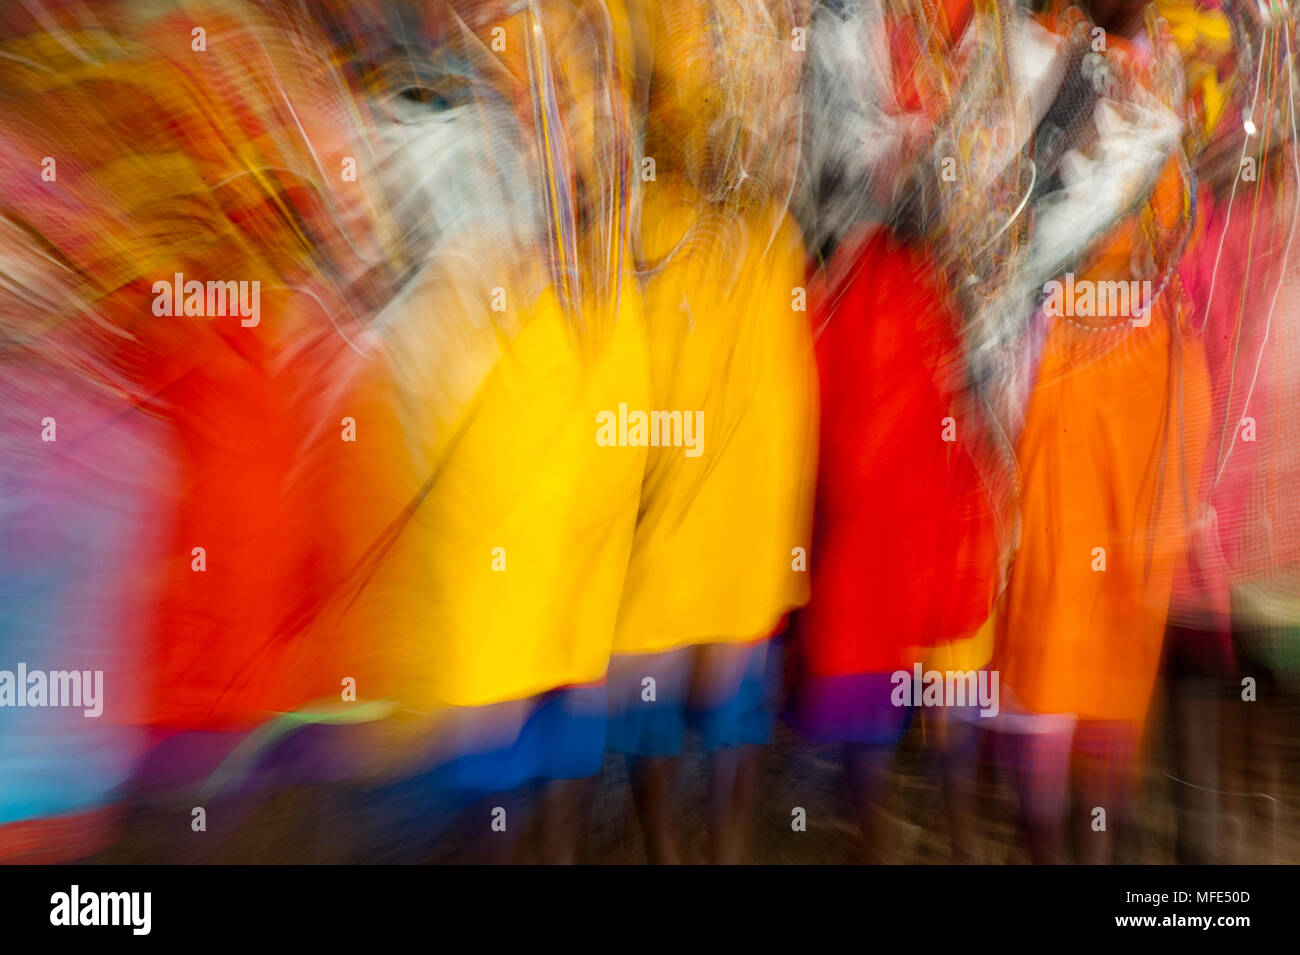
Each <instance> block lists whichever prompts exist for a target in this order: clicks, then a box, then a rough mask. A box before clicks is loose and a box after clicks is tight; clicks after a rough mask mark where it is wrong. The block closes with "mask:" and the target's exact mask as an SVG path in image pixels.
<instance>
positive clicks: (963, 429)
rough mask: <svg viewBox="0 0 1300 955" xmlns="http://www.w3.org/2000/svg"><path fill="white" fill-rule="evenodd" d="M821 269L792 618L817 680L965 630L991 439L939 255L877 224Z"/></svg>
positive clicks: (978, 595)
mask: <svg viewBox="0 0 1300 955" xmlns="http://www.w3.org/2000/svg"><path fill="white" fill-rule="evenodd" d="M828 274H829V275H830V276H832V279H831V281H830V285H829V288H828V289H827V290H826V294H825V295H820V296H819V295H817V294H814V306H815V308H817V310H818V314H816V315H815V320H814V328H815V329H821V333H820V335H819V337H818V340H817V361H818V367H819V372H820V376H821V409H822V431H821V454H820V462H819V474H818V486H817V511H816V523H815V525H814V532H813V554H812V560H811V565H810V568H809V569H810V571H811V573H812V601H811V603H810V605H809V607H808V608H807V610H806V611H805V613H804V615H803V618H802V620H801V622H800V628H801V634H802V649H803V654H804V659H805V661H806V664H807V667H808V673H809V675H811V676H839V675H847V674H853V673H869V672H887V671H892V670H895V669H897V668H899V667H900V666H903V665H907V666H910V665H911V662H913V659H912V657H910V656H907V655H906V654H905V650H906V648H908V647H921V646H924V647H929V646H934V645H936V644H939V643H942V642H945V641H948V640H952V639H957V638H961V637H964V636H969V635H970V634H971V633H972V632H973V631H975V630H976V629H977V628H978V627H979V626H980V624H982V623H983V622H984V621H985V620H986V619H987V617H988V613H989V609H990V606H991V601H992V595H993V592H994V588H995V585H996V579H997V546H996V539H995V534H994V524H993V512H992V509H991V506H990V503H989V499H988V496H987V495H986V494H985V491H984V487H983V484H982V482H981V479H980V471H979V468H978V467H977V464H976V462H977V461H978V460H980V458H979V455H982V454H984V453H986V452H985V451H984V450H983V449H984V447H985V445H984V439H983V438H982V430H981V427H980V424H979V418H978V416H977V414H976V413H975V410H974V407H973V404H972V402H971V399H970V397H969V393H968V390H967V382H966V376H965V368H964V359H963V357H962V352H961V343H960V339H959V336H958V331H957V330H958V316H957V314H956V312H955V311H954V308H953V306H952V305H951V303H950V302H949V300H948V297H947V295H946V293H945V290H944V287H943V279H942V276H941V274H940V272H939V270H938V268H937V266H936V265H935V264H934V263H933V261H931V260H930V259H929V257H928V256H926V255H925V254H924V253H922V252H920V251H918V250H916V249H914V248H911V247H909V246H907V245H904V244H902V243H900V242H899V241H898V240H897V239H896V238H893V237H892V236H889V235H887V234H884V233H881V234H878V235H876V236H874V237H872V238H870V239H868V240H866V241H863V240H861V239H859V240H858V241H856V242H848V243H845V245H843V246H841V248H840V249H839V250H838V251H837V253H836V258H835V260H834V261H833V262H832V267H831V269H830V270H829V272H828ZM837 277H838V278H837ZM819 299H820V302H819ZM946 439H947V440H946Z"/></svg>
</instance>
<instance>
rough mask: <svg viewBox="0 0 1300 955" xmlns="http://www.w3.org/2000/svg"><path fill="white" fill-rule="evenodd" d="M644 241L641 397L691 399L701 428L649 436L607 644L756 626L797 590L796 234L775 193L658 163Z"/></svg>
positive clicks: (803, 372)
mask: <svg viewBox="0 0 1300 955" xmlns="http://www.w3.org/2000/svg"><path fill="white" fill-rule="evenodd" d="M702 210H703V211H702ZM642 248H643V253H644V255H645V257H646V260H647V262H649V263H650V264H651V271H650V272H649V274H648V278H647V280H646V285H645V294H646V334H647V338H648V340H649V343H650V363H651V382H652V399H651V401H652V403H651V406H650V408H651V409H652V410H663V411H680V412H683V413H684V415H689V414H693V413H694V412H696V411H700V412H702V414H703V417H702V421H703V436H702V442H701V448H700V450H701V453H700V454H699V456H698V457H688V456H687V455H686V454H685V448H683V447H673V446H667V447H665V446H660V447H652V448H650V450H649V460H648V463H647V465H646V479H645V487H644V490H643V494H642V502H641V509H642V513H641V517H640V519H639V521H638V524H637V533H636V541H635V543H634V546H633V551H632V557H631V561H630V564H629V567H628V576H627V584H626V588H625V592H624V597H623V603H622V606H621V608H620V611H619V622H618V628H617V631H616V634H615V638H614V649H615V652H620V653H649V652H656V651H660V650H667V649H672V648H675V647H680V646H685V645H689V644H694V643H709V642H727V643H738V642H743V641H747V640H752V639H754V638H756V637H764V636H767V635H769V634H770V633H771V632H772V631H773V630H774V629H775V627H776V626H777V625H778V623H779V622H780V619H781V617H782V615H783V614H785V613H786V612H788V611H789V610H791V609H793V608H795V607H798V606H801V605H802V604H803V603H805V602H806V601H807V599H808V574H807V572H806V567H807V561H806V558H800V556H799V553H802V554H806V552H807V548H808V538H809V531H810V527H809V524H810V518H811V507H812V500H813V479H814V468H815V457H816V446H817V430H816V420H817V418H816V416H817V394H816V387H817V383H816V368H815V364H814V358H813V352H812V340H811V335H810V332H809V326H808V318H807V312H805V311H800V310H796V308H795V305H796V301H795V291H794V290H795V289H796V288H800V287H802V286H803V268H804V251H803V247H802V244H801V240H800V237H799V234H798V231H797V229H796V228H795V226H794V224H793V223H792V222H791V221H790V220H789V219H788V218H787V217H786V216H785V215H784V213H783V212H782V211H781V210H779V209H777V208H776V207H775V206H769V207H767V208H758V209H747V210H735V211H726V212H724V211H722V210H717V211H712V210H709V209H707V208H706V206H705V205H704V204H703V203H702V202H701V200H700V198H699V197H698V196H697V195H696V194H695V193H694V192H693V191H692V190H691V189H690V188H689V187H688V186H685V185H683V184H681V183H680V182H676V181H673V180H671V179H665V178H661V180H660V181H659V182H657V183H655V184H654V185H653V186H651V187H649V188H648V189H647V190H646V193H645V204H644V207H643V210H642ZM633 407H634V406H633ZM797 548H802V549H803V550H802V551H801V552H798V553H796V549H797Z"/></svg>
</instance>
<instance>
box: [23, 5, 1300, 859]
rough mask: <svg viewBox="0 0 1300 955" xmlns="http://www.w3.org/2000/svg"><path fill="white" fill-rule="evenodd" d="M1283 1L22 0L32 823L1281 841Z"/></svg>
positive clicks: (874, 842) (1287, 307) (1287, 694)
mask: <svg viewBox="0 0 1300 955" xmlns="http://www.w3.org/2000/svg"><path fill="white" fill-rule="evenodd" d="M1296 24H1297V20H1296V19H1295V18H1294V16H1293V12H1292V10H1291V8H1290V7H1289V5H1288V2H1287V0H1154V2H1151V3H1140V2H1132V0H1081V3H1080V4H1079V5H1076V4H1071V3H1066V2H1063V0H1061V2H1057V0H1029V2H1025V0H1021V2H1016V0H519V2H508V0H444V2H418V3H417V2H399V0H354V2H345V0H210V2H208V0H111V2H108V0H75V2H74V0H68V2H63V0H36V2H31V3H22V4H13V5H8V6H6V7H4V8H3V10H0V166H2V167H3V169H4V171H5V174H4V176H3V177H0V861H44V862H53V861H67V860H75V859H87V858H127V859H131V860H143V859H150V860H158V861H186V860H189V861H193V860H206V859H210V858H214V857H216V858H220V855H221V847H222V846H223V845H225V846H231V845H236V844H246V841H247V838H246V833H247V831H249V828H248V827H258V828H257V831H258V832H259V833H264V831H265V818H266V817H265V815H259V814H261V813H264V810H265V808H266V807H267V806H269V805H273V804H275V803H276V800H280V799H284V798H290V797H289V795H287V794H293V795H292V798H293V799H308V800H310V798H316V797H315V796H304V795H303V794H316V795H317V796H321V794H324V795H323V796H321V798H327V799H330V800H332V802H331V806H332V807H333V809H332V814H331V815H329V820H330V821H329V823H328V825H327V826H325V827H324V829H325V830H328V831H313V830H311V828H310V827H303V826H302V825H299V826H298V827H297V828H295V830H294V831H295V833H296V835H295V836H294V838H295V839H308V840H310V839H313V838H322V839H327V838H331V837H334V836H337V837H338V838H346V839H348V840H349V844H350V845H352V846H353V858H354V859H355V861H367V860H372V859H384V860H394V859H396V860H402V861H429V860H434V859H451V858H454V859H457V860H462V859H463V860H472V861H489V860H496V861H508V860H512V859H515V860H517V859H519V858H521V857H523V855H527V857H528V858H536V859H539V860H541V861H546V862H565V861H581V860H584V859H590V858H591V857H592V853H591V851H590V845H589V843H590V838H589V836H590V828H591V826H590V821H591V819H592V818H593V813H594V814H595V815H596V816H598V817H602V818H603V816H602V814H603V813H604V812H605V808H602V806H603V805H604V804H603V802H602V800H607V798H608V796H607V793H608V783H609V779H610V766H611V765H616V766H618V767H619V773H620V775H619V776H618V779H619V785H620V786H621V787H624V788H625V789H626V790H627V791H628V792H629V794H630V795H629V798H628V800H627V802H626V806H625V808H626V812H625V813H624V815H625V817H626V818H625V825H626V827H627V829H628V831H630V832H635V833H636V834H637V836H636V843H637V846H638V848H637V850H636V852H629V853H626V854H625V857H624V858H618V857H615V858H613V859H611V858H609V856H608V854H606V855H605V856H604V857H602V858H603V859H604V860H605V861H638V860H639V859H646V860H649V861H651V862H675V861H701V860H705V859H707V860H709V861H714V862H720V863H726V862H747V861H764V860H765V859H766V858H767V857H766V856H764V855H763V853H762V852H758V851H756V850H755V846H756V845H757V846H761V845H764V844H766V843H765V842H764V840H763V839H761V838H760V839H757V840H755V827H756V826H758V825H766V826H772V825H776V826H779V827H780V828H781V829H782V831H783V832H784V833H787V834H789V835H790V837H791V838H793V839H796V840H797V839H798V838H800V834H802V833H807V832H808V831H809V830H811V829H816V828H817V827H818V826H825V825H826V824H827V823H826V820H825V819H824V818H817V810H815V809H813V808H810V807H812V806H813V804H814V803H816V799H815V798H814V794H813V793H812V792H811V790H812V789H814V788H816V787H817V786H822V785H832V786H835V787H838V788H840V789H842V791H843V793H844V794H845V796H846V803H845V804H846V805H847V806H849V807H850V809H848V810H847V813H848V815H847V816H846V818H845V819H843V820H841V822H842V825H843V826H844V827H845V831H854V832H856V834H857V841H856V844H857V845H858V848H859V850H860V852H859V853H858V854H859V855H860V857H861V858H863V859H865V860H868V861H879V860H882V859H887V858H893V857H894V855H893V854H891V853H890V852H887V851H885V848H884V847H886V846H888V845H889V844H890V837H889V834H888V831H887V830H888V829H889V826H890V819H891V818H892V817H891V814H890V812H888V811H886V807H888V806H890V805H893V804H894V802H895V800H896V790H897V787H898V782H899V772H900V771H899V765H900V760H902V761H903V762H906V763H907V764H908V765H909V766H913V765H923V766H924V769H923V770H922V776H923V777H924V780H925V782H926V783H927V785H928V784H930V783H932V784H933V789H934V790H935V792H937V793H939V794H940V795H939V796H937V797H936V800H935V805H936V809H935V812H934V814H933V818H932V819H930V820H929V822H928V825H930V826H932V827H933V828H934V830H935V831H938V832H942V833H943V834H944V837H943V838H944V842H945V844H946V847H947V848H946V850H945V855H946V858H951V859H952V860H954V861H972V862H990V861H1001V860H1002V858H1003V856H1001V855H996V856H995V855H994V854H991V853H990V852H989V851H988V847H987V839H986V838H985V836H986V834H987V832H988V831H989V827H988V825H987V822H988V820H987V813H988V811H989V808H988V807H989V804H990V800H989V798H988V792H989V791H990V787H995V788H997V789H998V791H1001V792H1004V793H1005V794H1007V797H1008V804H1009V805H1010V806H1012V809H1011V810H1010V817H1011V819H1012V820H1013V822H1014V825H1013V826H1011V827H1010V828H1009V830H1008V832H1009V834H1008V835H1006V836H1005V839H1006V840H1007V841H1008V842H1010V843H1014V845H1015V847H1016V851H1017V852H1018V853H1021V855H1020V856H1017V857H1018V858H1019V857H1023V858H1024V859H1026V860H1032V861H1034V862H1041V863H1053V862H1067V861H1079V862H1109V861H1114V860H1115V859H1116V858H1121V859H1122V858H1126V854H1125V848H1124V839H1125V837H1126V834H1128V833H1132V832H1134V831H1137V830H1138V829H1140V828H1141V827H1140V825H1138V824H1137V822H1138V821H1137V820H1135V815H1136V814H1137V812H1138V809H1139V808H1140V807H1141V806H1147V807H1148V808H1147V811H1148V812H1150V811H1152V810H1151V809H1150V800H1149V799H1148V798H1146V796H1144V795H1143V794H1144V793H1149V789H1150V778H1151V776H1152V774H1153V769H1154V768H1156V767H1158V768H1159V775H1160V777H1161V778H1162V779H1163V780H1164V781H1165V782H1166V784H1167V785H1165V786H1164V788H1163V789H1162V790H1161V791H1162V792H1165V793H1167V794H1168V798H1167V800H1165V802H1163V803H1161V808H1160V809H1159V810H1158V811H1159V812H1161V813H1164V812H1166V811H1167V812H1168V814H1169V815H1170V817H1171V818H1172V819H1173V823H1172V830H1173V833H1174V835H1173V837H1172V839H1171V842H1170V845H1169V849H1168V852H1166V853H1164V854H1163V855H1162V856H1161V857H1159V859H1158V860H1157V861H1180V862H1218V861H1287V860H1288V859H1289V861H1297V859H1298V858H1300V855H1297V853H1298V852H1300V841H1298V840H1295V839H1291V840H1287V839H1281V838H1280V837H1279V836H1278V833H1279V832H1281V833H1284V834H1285V833H1287V832H1288V826H1290V825H1292V824H1293V823H1294V817H1295V811H1294V809H1291V808H1289V806H1290V803H1289V802H1288V800H1289V799H1290V798H1291V797H1292V796H1293V795H1294V794H1295V793H1296V792H1297V783H1298V782H1300V779H1297V770H1298V769H1300V764H1297V762H1296V760H1295V758H1294V754H1293V753H1292V751H1291V749H1290V748H1289V741H1290V739H1291V737H1292V734H1291V732H1290V731H1291V728H1292V727H1293V725H1294V720H1295V717H1296V714H1297V712H1300V700H1297V692H1298V691H1300V679H1298V676H1300V484H1298V483H1297V481H1298V480H1300V433H1298V429H1300V423H1298V424H1297V426H1288V425H1287V423H1286V418H1287V415H1288V414H1292V413H1294V410H1293V409H1295V408H1296V407H1300V405H1292V403H1291V402H1292V401H1295V400H1297V399H1300V297H1298V296H1297V292H1300V249H1297V250H1295V251H1294V256H1293V250H1292V242H1293V239H1294V237H1295V233H1296V227H1297V215H1298V214H1300V162H1298V160H1297V154H1296V148H1297V142H1296V139H1297V125H1298V122H1300V121H1298V120H1297V117H1296V105H1295V100H1296V87H1297V85H1300V84H1298V81H1297V77H1296V76H1295V74H1294V70H1293V63H1294V53H1293V49H1292V47H1293V45H1294V44H1296V43H1297V42H1300V40H1297V36H1296ZM1289 427H1291V428H1292V430H1288V428H1289ZM774 734H776V735H777V736H778V737H779V740H780V741H781V743H780V745H779V746H777V747H775V748H772V747H771V746H769V744H770V743H771V742H772V740H773V737H774ZM801 747H806V749H807V751H809V752H811V751H814V750H815V751H816V752H818V753H824V752H828V750H827V747H831V748H832V751H833V752H834V754H835V757H834V758H835V760H836V765H837V767H838V766H841V765H842V767H843V769H842V770H841V769H838V768H837V769H835V770H833V771H828V772H830V775H829V776H827V777H826V779H824V780H816V779H812V778H811V777H806V776H801V775H800V774H799V773H795V775H794V776H793V777H789V776H787V777H785V778H786V784H784V785H783V786H782V789H781V791H780V793H779V794H778V793H776V792H774V791H773V789H772V787H771V786H769V785H766V784H765V780H770V779H771V778H772V773H773V772H779V770H780V768H779V767H777V769H776V770H774V769H773V767H772V761H773V760H779V759H786V760H792V759H797V758H798V755H797V754H798V753H800V752H801ZM916 753H924V754H925V759H924V760H923V762H922V763H921V764H917V763H916V760H915V759H913V758H912V757H913V756H915V754H916ZM908 754H910V755H908ZM841 760H842V763H841V762H839V761H841ZM602 772H603V773H604V776H603V777H602ZM800 772H802V770H801V771H800ZM791 779H793V782H791ZM801 780H802V783H801ZM827 780H829V782H827ZM602 782H603V785H602ZM695 782H698V783H699V788H700V790H701V791H702V792H704V793H705V794H706V795H705V797H704V798H705V810H704V812H703V830H704V832H705V833H706V836H705V837H704V839H705V843H704V846H705V847H704V848H703V849H702V850H700V851H698V852H697V851H695V850H694V849H692V848H690V845H689V844H688V840H687V839H686V838H685V837H684V834H683V812H684V810H683V795H682V793H683V789H684V787H686V786H688V785H693V784H694V783H695ZM801 784H804V785H807V786H808V787H809V790H810V791H809V793H808V794H807V797H806V798H804V797H803V796H802V795H801V793H800V791H799V786H800V785H801ZM340 794H345V795H340ZM602 794H605V795H602ZM1243 799H1244V800H1245V803H1244V805H1246V807H1247V812H1248V814H1254V815H1253V816H1252V818H1254V816H1258V817H1259V818H1260V819H1262V820H1264V822H1263V823H1262V824H1263V825H1265V826H1266V827H1271V828H1269V829H1267V831H1268V832H1270V833H1272V835H1271V836H1269V839H1271V840H1272V841H1271V842H1269V840H1268V839H1266V840H1265V842H1268V844H1269V846H1270V848H1269V849H1268V851H1266V852H1255V851H1254V850H1251V851H1249V852H1244V853H1243V852H1242V850H1241V846H1242V845H1243V844H1244V842H1243V840H1244V839H1245V838H1246V836H1245V834H1244V829H1249V828H1250V825H1251V824H1248V823H1243V822H1242V817H1241V814H1240V812H1238V810H1237V808H1236V807H1237V806H1238V803H1237V802H1234V800H1243ZM786 802H789V805H786V804H785V803H786ZM593 804H594V806H593ZM294 805H297V803H294ZM606 808H607V807H606ZM810 813H812V818H809V814H810ZM290 814H292V813H290ZM258 820H261V821H258ZM773 820H775V822H773ZM281 835H283V834H281ZM259 838H260V836H259ZM276 838H280V837H276ZM241 840H242V842H241ZM768 841H769V842H770V840H768ZM146 843H147V846H148V848H147V850H146V849H144V848H142V846H143V845H145V844H146ZM525 843H527V846H526V847H525V845H524V844H525ZM275 844H276V843H275V839H271V841H270V842H264V843H262V848H261V849H255V850H253V851H252V852H251V855H249V854H247V853H246V855H245V857H251V858H252V859H253V860H254V861H266V862H275V861H280V856H279V855H278V854H277V853H278V852H279V850H277V849H275V848H274V845H275ZM214 853H215V856H214ZM1130 857H1131V853H1130ZM809 858H811V856H810V857H809Z"/></svg>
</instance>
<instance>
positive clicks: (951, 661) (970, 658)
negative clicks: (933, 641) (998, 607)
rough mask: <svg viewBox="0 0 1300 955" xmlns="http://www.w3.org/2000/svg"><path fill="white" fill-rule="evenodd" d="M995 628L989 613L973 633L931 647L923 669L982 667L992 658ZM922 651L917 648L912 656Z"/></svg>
mask: <svg viewBox="0 0 1300 955" xmlns="http://www.w3.org/2000/svg"><path fill="white" fill-rule="evenodd" d="M995 628H996V622H995V619H994V615H993V614H989V618H988V619H987V620H985V621H984V622H983V623H982V624H980V627H979V629H978V630H976V631H975V632H974V633H973V634H970V635H969V636H966V637H962V638H961V639H958V640H953V641H952V642H951V643H941V644H939V645H938V646H937V647H933V648H931V649H930V651H929V655H928V656H925V657H924V659H925V669H927V670H949V671H957V670H961V671H965V670H980V669H983V668H984V667H986V666H988V664H989V661H990V660H992V659H993V637H994V633H995ZM924 653H925V651H924V650H920V649H918V650H916V651H914V652H913V658H914V659H919V658H921V655H922V654H924Z"/></svg>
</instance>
